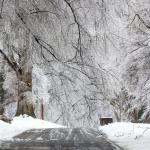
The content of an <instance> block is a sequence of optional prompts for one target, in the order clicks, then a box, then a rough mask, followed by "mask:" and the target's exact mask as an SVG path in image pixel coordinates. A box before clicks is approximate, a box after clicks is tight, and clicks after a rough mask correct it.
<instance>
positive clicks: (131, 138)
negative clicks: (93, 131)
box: [99, 123, 150, 150]
mask: <svg viewBox="0 0 150 150" xmlns="http://www.w3.org/2000/svg"><path fill="white" fill-rule="evenodd" d="M99 129H100V130H102V131H103V132H105V133H106V134H107V135H108V138H110V139H111V140H113V141H115V142H116V143H117V144H118V145H120V146H122V147H123V148H124V149H125V150H150V125H149V124H134V123H113V124H109V125H106V126H101V127H100V128H99Z"/></svg>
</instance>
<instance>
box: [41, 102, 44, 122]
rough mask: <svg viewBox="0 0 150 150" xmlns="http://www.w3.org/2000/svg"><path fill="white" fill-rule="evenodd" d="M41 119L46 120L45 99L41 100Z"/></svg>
mask: <svg viewBox="0 0 150 150" xmlns="http://www.w3.org/2000/svg"><path fill="white" fill-rule="evenodd" d="M41 119H42V120H44V105H43V99H41Z"/></svg>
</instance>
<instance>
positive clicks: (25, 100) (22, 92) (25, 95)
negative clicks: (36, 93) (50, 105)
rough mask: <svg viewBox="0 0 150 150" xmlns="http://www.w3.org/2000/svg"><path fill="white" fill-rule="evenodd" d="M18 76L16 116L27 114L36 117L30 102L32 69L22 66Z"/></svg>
mask: <svg viewBox="0 0 150 150" xmlns="http://www.w3.org/2000/svg"><path fill="white" fill-rule="evenodd" d="M17 77H18V103H17V112H16V116H18V115H23V114H27V115H29V116H32V117H36V116H35V113H34V107H33V102H32V69H31V67H30V69H29V68H28V69H27V68H26V67H23V68H22V69H21V72H20V73H18V74H17Z"/></svg>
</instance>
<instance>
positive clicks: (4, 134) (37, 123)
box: [0, 115, 64, 140]
mask: <svg viewBox="0 0 150 150" xmlns="http://www.w3.org/2000/svg"><path fill="white" fill-rule="evenodd" d="M63 127H64V126H61V125H58V124H55V123H51V122H48V121H44V120H40V119H34V118H32V117H29V116H27V115H23V116H19V117H15V118H14V119H13V121H12V123H11V124H9V123H5V122H3V121H1V120H0V140H8V139H11V138H12V137H13V136H15V135H17V134H20V133H22V132H24V131H26V130H29V129H41V128H63Z"/></svg>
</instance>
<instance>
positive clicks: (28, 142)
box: [0, 128, 123, 150]
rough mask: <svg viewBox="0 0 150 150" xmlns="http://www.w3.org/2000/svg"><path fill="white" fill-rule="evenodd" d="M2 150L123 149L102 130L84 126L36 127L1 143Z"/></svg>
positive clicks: (0, 148) (0, 149)
mask: <svg viewBox="0 0 150 150" xmlns="http://www.w3.org/2000/svg"><path fill="white" fill-rule="evenodd" d="M0 150H123V149H122V148H120V147H119V146H117V145H116V144H115V143H114V142H112V141H110V140H108V139H107V137H106V136H105V135H104V134H103V133H102V132H100V131H95V130H93V129H84V128H73V129H72V128H59V129H34V130H29V131H26V132H24V133H22V134H20V135H18V136H16V137H14V138H13V140H11V141H5V142H2V143H1V144H0Z"/></svg>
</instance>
